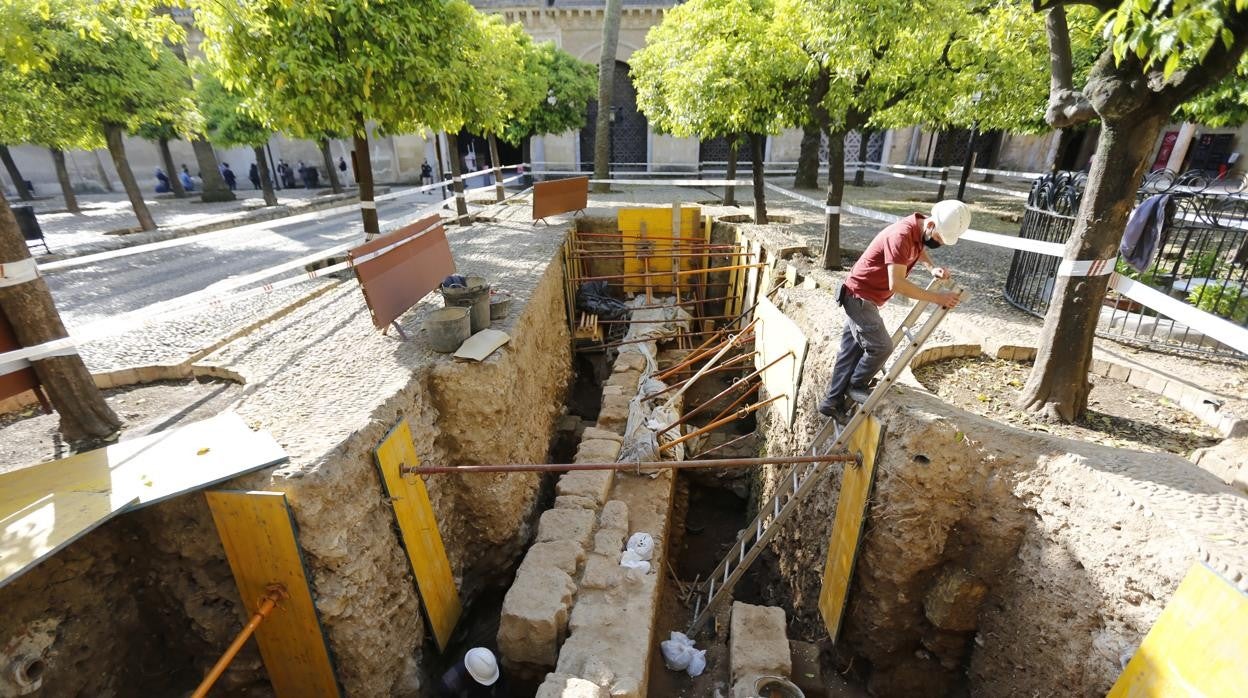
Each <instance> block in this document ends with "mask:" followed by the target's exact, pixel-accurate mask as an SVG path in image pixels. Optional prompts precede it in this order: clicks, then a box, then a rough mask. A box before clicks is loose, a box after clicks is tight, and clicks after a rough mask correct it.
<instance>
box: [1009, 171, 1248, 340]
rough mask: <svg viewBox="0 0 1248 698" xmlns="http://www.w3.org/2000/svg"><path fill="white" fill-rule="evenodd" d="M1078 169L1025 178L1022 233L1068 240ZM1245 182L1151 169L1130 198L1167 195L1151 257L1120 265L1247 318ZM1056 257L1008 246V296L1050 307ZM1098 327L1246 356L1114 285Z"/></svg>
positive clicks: (1144, 279)
mask: <svg viewBox="0 0 1248 698" xmlns="http://www.w3.org/2000/svg"><path fill="white" fill-rule="evenodd" d="M1085 183H1086V177H1085V175H1083V174H1082V173H1074V172H1057V173H1053V174H1049V175H1045V176H1043V177H1040V178H1038V179H1037V180H1036V181H1035V182H1034V183H1033V184H1032V187H1031V192H1030V195H1029V196H1028V199H1027V205H1026V209H1025V213H1024V215H1023V222H1022V227H1021V229H1020V230H1019V237H1023V238H1028V239H1032V240H1045V241H1048V242H1057V243H1063V244H1064V243H1065V242H1066V240H1067V239H1068V238H1069V237H1070V234H1071V231H1072V230H1073V229H1074V224H1075V216H1076V215H1077V213H1078V211H1079V204H1080V202H1081V201H1082V198H1083V190H1084V184H1085ZM1242 184H1243V183H1242V182H1239V181H1236V182H1227V181H1225V180H1221V179H1209V178H1206V177H1204V176H1202V175H1201V174H1199V173H1193V174H1187V175H1176V174H1175V173H1173V172H1168V171H1162V172H1157V173H1153V174H1151V175H1149V176H1148V177H1147V178H1146V179H1145V181H1144V183H1143V185H1142V186H1141V187H1140V191H1139V194H1138V196H1137V200H1138V201H1140V202H1142V201H1143V200H1145V199H1146V198H1148V197H1151V196H1165V197H1167V199H1166V200H1165V218H1164V225H1163V227H1162V230H1161V234H1160V239H1159V242H1158V245H1157V252H1156V254H1155V255H1154V256H1153V258H1152V261H1151V264H1150V265H1149V266H1148V267H1147V268H1146V269H1145V270H1144V271H1143V272H1137V271H1135V270H1134V269H1131V268H1130V267H1128V266H1127V265H1126V264H1125V263H1124V262H1121V261H1120V262H1119V263H1118V268H1117V271H1118V273H1120V274H1122V275H1123V276H1126V277H1127V278H1131V279H1135V280H1136V281H1139V282H1140V283H1143V284H1147V285H1148V286H1151V287H1153V288H1155V289H1157V290H1159V291H1161V292H1163V293H1167V294H1169V295H1170V296H1172V297H1174V298H1177V299H1179V300H1182V301H1184V302H1186V303H1187V304H1188V305H1191V306H1193V307H1194V308H1196V309H1198V310H1202V311H1205V312H1208V313H1211V314H1213V315H1216V316H1218V317H1221V318H1224V319H1226V320H1229V321H1230V322H1233V323H1235V324H1237V325H1240V326H1246V327H1248V196H1245V195H1244V193H1243V191H1242V190H1243V186H1242ZM1060 261H1061V260H1059V259H1058V258H1057V257H1050V256H1047V255H1042V254H1037V253H1033V252H1015V253H1014V259H1013V262H1012V263H1011V265H1010V273H1009V276H1008V278H1007V280H1006V285H1005V297H1006V300H1008V301H1009V302H1010V303H1012V304H1014V305H1015V306H1017V307H1018V308H1021V309H1022V310H1025V311H1027V312H1029V313H1032V314H1033V315H1037V316H1043V315H1044V314H1045V312H1047V311H1048V307H1049V301H1050V298H1051V296H1052V295H1053V286H1054V278H1055V276H1056V274H1057V266H1058V264H1059V263H1060ZM1097 333H1098V334H1100V335H1101V336H1103V337H1108V338H1111V339H1116V340H1119V341H1126V342H1130V343H1134V344H1142V345H1147V346H1149V347H1150V348H1155V349H1167V350H1183V351H1191V352H1197V353H1201V354H1215V355H1220V356H1229V357H1235V358H1240V359H1243V358H1246V357H1245V356H1244V355H1243V354H1241V353H1239V352H1237V351H1235V350H1234V349H1231V348H1230V347H1227V346H1225V345H1223V344H1220V343H1218V342H1216V341H1214V340H1212V339H1210V338H1208V337H1205V336H1204V335H1202V334H1200V333H1199V332H1197V331H1196V330H1194V329H1192V328H1190V327H1188V326H1187V325H1185V324H1183V322H1182V321H1181V320H1178V319H1175V318H1170V317H1166V316H1164V315H1160V314H1158V313H1157V312H1156V311H1154V310H1152V309H1151V308H1148V307H1145V306H1142V305H1140V304H1139V303H1136V302H1135V301H1132V300H1131V299H1129V298H1126V297H1125V296H1122V295H1120V294H1118V293H1116V292H1114V291H1113V290H1110V292H1109V293H1108V294H1107V296H1106V298H1105V301H1104V307H1102V308H1101V315H1100V320H1099V322H1098V325H1097Z"/></svg>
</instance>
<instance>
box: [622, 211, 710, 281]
mask: <svg viewBox="0 0 1248 698" xmlns="http://www.w3.org/2000/svg"><path fill="white" fill-rule="evenodd" d="M679 218H680V228H679V229H676V230H673V228H672V224H673V223H674V222H675V219H676V214H675V211H674V208H622V209H620V210H619V212H618V213H617V218H616V222H617V227H618V228H619V231H620V234H621V235H624V236H625V237H624V239H623V241H622V243H621V245H620V248H621V250H622V252H623V254H624V273H625V274H642V273H645V272H646V270H647V269H649V271H650V272H670V271H672V270H673V260H675V262H676V264H675V268H676V269H677V270H686V271H688V270H692V269H695V268H697V259H698V258H697V257H693V256H683V257H673V256H672V255H673V253H674V252H676V253H684V254H688V253H689V249H688V248H687V247H683V246H681V244H680V240H685V239H693V240H696V239H697V238H698V235H699V232H700V228H701V224H702V209H701V208H699V207H697V206H693V207H681V208H680V209H679ZM642 238H644V239H642ZM647 256H648V257H649V258H650V259H649V260H648V261H647V260H646V259H645V257H647ZM688 284H689V277H688V276H685V277H678V278H675V279H674V278H673V277H672V276H671V275H664V276H652V277H650V288H651V290H652V291H654V292H656V293H675V292H676V289H677V287H680V288H682V289H683V288H685V287H687V285H688ZM645 287H646V284H645V277H642V276H636V277H630V278H627V279H625V280H624V292H625V293H638V292H641V291H644V290H645Z"/></svg>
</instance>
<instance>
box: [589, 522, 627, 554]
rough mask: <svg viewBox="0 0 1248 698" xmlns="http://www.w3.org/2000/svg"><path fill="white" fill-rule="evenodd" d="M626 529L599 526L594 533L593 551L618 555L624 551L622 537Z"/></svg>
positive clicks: (625, 533)
mask: <svg viewBox="0 0 1248 698" xmlns="http://www.w3.org/2000/svg"><path fill="white" fill-rule="evenodd" d="M627 535H628V531H625V530H624V529H622V528H599V529H598V532H597V533H595V534H594V552H596V553H598V554H600V555H614V556H616V557H619V555H620V553H621V552H623V551H624V537H625V536H627Z"/></svg>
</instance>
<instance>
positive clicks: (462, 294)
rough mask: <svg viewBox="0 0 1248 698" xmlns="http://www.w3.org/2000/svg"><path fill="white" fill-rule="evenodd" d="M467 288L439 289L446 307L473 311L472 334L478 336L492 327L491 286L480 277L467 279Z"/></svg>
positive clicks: (443, 287)
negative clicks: (478, 333)
mask: <svg viewBox="0 0 1248 698" xmlns="http://www.w3.org/2000/svg"><path fill="white" fill-rule="evenodd" d="M465 280H466V281H467V282H468V287H467V288H447V287H445V286H442V287H439V288H438V290H439V291H441V292H442V302H443V303H445V304H446V307H448V308H451V307H457V308H469V309H470V310H471V311H472V314H471V317H472V333H473V334H476V333H477V332H480V331H481V330H484V329H485V328H487V327H489V326H490V285H489V284H488V283H486V282H485V279H484V278H482V277H480V276H469V277H466V279H465Z"/></svg>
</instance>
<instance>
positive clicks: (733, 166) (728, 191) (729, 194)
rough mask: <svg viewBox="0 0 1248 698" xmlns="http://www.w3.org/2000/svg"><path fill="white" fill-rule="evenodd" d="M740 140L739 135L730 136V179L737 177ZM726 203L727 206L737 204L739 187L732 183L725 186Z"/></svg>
mask: <svg viewBox="0 0 1248 698" xmlns="http://www.w3.org/2000/svg"><path fill="white" fill-rule="evenodd" d="M739 140H740V139H739V138H738V137H737V136H729V137H728V179H729V180H734V179H736V178H737V143H738V142H739ZM724 205H725V206H736V205H737V188H736V187H734V186H733V185H731V184H729V185H728V186H726V187H724Z"/></svg>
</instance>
